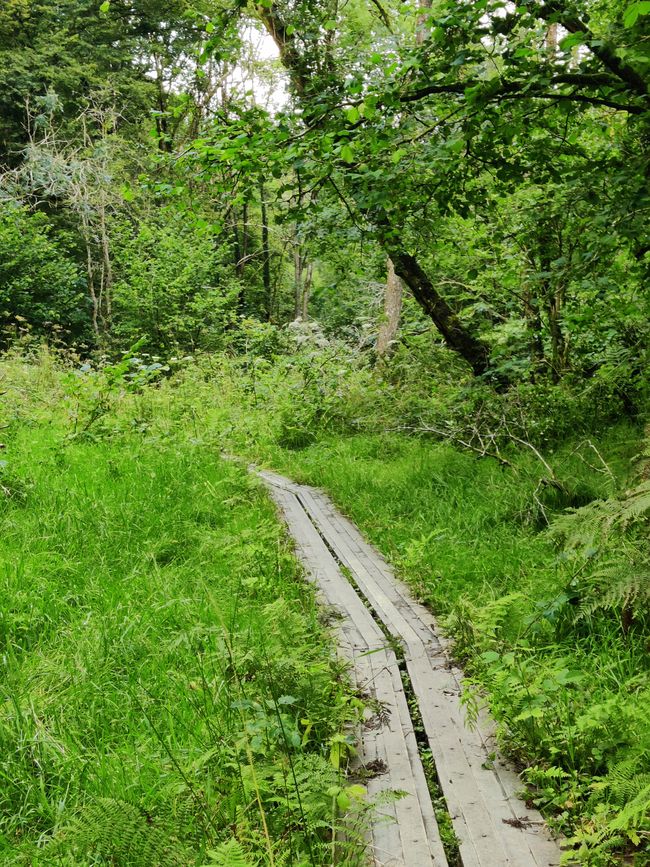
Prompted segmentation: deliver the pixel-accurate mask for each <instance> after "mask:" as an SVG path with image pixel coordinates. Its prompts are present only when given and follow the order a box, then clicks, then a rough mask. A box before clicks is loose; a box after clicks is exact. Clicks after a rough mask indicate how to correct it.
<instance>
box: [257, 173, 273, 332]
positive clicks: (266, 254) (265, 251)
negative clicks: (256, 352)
mask: <svg viewBox="0 0 650 867" xmlns="http://www.w3.org/2000/svg"><path fill="white" fill-rule="evenodd" d="M264 196H265V191H264V181H261V182H260V210H261V217H262V285H263V286H264V307H265V310H266V318H267V320H268V321H269V322H270V321H271V315H272V311H273V291H272V288H271V251H270V250H269V224H268V221H267V220H268V217H267V212H266V200H265V198H264Z"/></svg>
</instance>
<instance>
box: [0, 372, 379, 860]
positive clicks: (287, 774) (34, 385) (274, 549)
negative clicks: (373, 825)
mask: <svg viewBox="0 0 650 867" xmlns="http://www.w3.org/2000/svg"><path fill="white" fill-rule="evenodd" d="M138 365H140V361H138V360H136V361H132V360H131V359H127V360H126V361H125V362H124V363H121V364H120V365H116V366H114V367H113V368H110V369H109V370H105V371H103V372H102V373H95V372H93V371H91V370H89V369H82V368H80V367H79V366H78V365H77V366H76V367H70V366H68V367H66V366H61V365H59V364H58V363H57V362H56V361H54V360H53V359H52V358H50V357H49V356H43V357H42V358H41V359H40V360H38V361H36V360H34V359H31V360H24V359H20V358H7V359H5V360H4V361H2V362H0V392H3V393H4V395H3V403H2V409H1V415H0V428H1V429H2V430H1V433H0V440H1V442H2V446H3V448H2V451H1V452H0V456H1V457H2V464H1V468H0V482H1V485H2V487H1V488H0V666H1V669H2V673H1V677H0V862H2V863H3V864H30V865H43V867H45V865H47V867H50V865H54V864H61V865H72V864H75V865H76V864H89V865H90V864H96V865H109V864H110V865H142V867H152V865H174V864H177V865H192V864H194V865H199V864H210V865H217V864H227V865H229V867H234V865H235V864H241V865H259V864H271V865H272V864H275V865H285V864H295V865H300V864H302V865H312V864H329V863H332V862H333V859H334V860H336V863H343V864H350V865H354V864H356V863H360V859H361V857H362V856H361V851H362V848H363V846H362V844H361V840H360V836H361V832H362V830H363V826H364V824H365V822H366V819H365V815H366V813H367V811H368V809H369V805H368V804H367V803H366V801H365V798H364V797H363V792H361V793H360V792H359V791H358V789H359V787H352V794H351V795H350V796H348V795H347V794H346V792H347V790H348V788H349V786H348V784H347V783H346V779H345V773H344V768H343V767H339V762H338V761H334V760H333V756H334V755H335V754H336V756H339V755H340V751H337V750H335V749H333V745H336V744H339V743H340V742H341V740H342V739H343V740H345V739H349V735H348V734H347V732H348V726H349V725H351V724H353V723H354V721H355V720H356V719H357V716H358V714H359V712H360V702H359V701H358V700H357V699H356V698H355V696H354V695H353V694H352V693H351V692H350V691H349V689H348V687H347V681H346V678H345V673H344V672H343V671H342V670H341V667H340V664H339V663H338V662H337V661H336V657H335V656H334V654H333V652H332V648H331V646H330V644H329V639H328V637H327V634H326V632H325V631H324V628H323V626H322V624H321V623H320V621H319V612H318V609H317V607H316V605H315V603H314V598H313V594H312V592H311V589H310V588H309V587H308V585H306V584H305V583H304V582H303V580H302V578H301V575H300V573H299V569H298V566H297V563H296V560H295V559H294V557H293V555H292V552H291V548H290V546H289V544H288V542H287V540H286V539H285V537H284V534H283V531H282V529H281V528H280V526H279V524H278V522H277V519H276V517H275V514H274V511H273V508H272V506H271V505H270V503H269V501H268V498H267V497H266V495H265V493H264V492H263V491H262V490H261V489H260V487H259V485H258V484H257V483H256V482H255V481H254V480H252V479H251V478H250V477H248V476H247V475H246V474H245V472H244V471H242V469H240V468H239V467H238V466H236V465H234V464H232V463H230V462H226V461H224V460H222V459H221V457H220V456H219V454H218V451H217V450H216V449H215V448H214V444H213V443H212V442H209V441H203V440H202V439H201V438H200V436H197V435H196V433H197V431H196V430H195V427H194V425H193V423H192V422H191V421H190V422H188V423H187V426H185V427H178V426H172V425H169V424H167V423H166V422H165V421H164V420H163V419H162V418H161V417H160V414H161V413H162V412H163V411H164V407H160V406H159V407H157V408H154V407H153V405H152V404H147V405H146V406H145V403H143V402H142V400H143V399H144V391H146V382H147V381H149V379H150V378H151V373H150V372H147V371H144V374H143V375H141V376H139V377H136V378H135V381H134V378H133V377H127V376H126V375H125V374H126V373H127V372H128V371H132V370H133V369H134V368H137V367H138ZM141 374H142V371H141ZM143 389H144V391H143ZM172 427H173V428H174V429H173V430H172V429H171V428H172ZM163 428H167V430H166V431H163ZM343 823H345V826H346V828H347V832H348V833H347V837H346V839H347V842H346V843H344V842H342V840H341V835H340V834H339V833H338V831H339V829H340V827H341V826H342V824H343Z"/></svg>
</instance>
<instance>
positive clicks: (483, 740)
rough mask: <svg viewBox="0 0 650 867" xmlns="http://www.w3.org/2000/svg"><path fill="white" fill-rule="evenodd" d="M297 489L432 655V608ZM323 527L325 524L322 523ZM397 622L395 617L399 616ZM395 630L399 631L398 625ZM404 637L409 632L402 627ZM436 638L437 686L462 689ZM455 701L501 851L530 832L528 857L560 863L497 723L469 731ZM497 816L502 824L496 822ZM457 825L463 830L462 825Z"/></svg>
mask: <svg viewBox="0 0 650 867" xmlns="http://www.w3.org/2000/svg"><path fill="white" fill-rule="evenodd" d="M297 490H298V492H299V496H300V497H301V498H302V499H304V500H305V501H306V505H307V507H309V505H310V500H311V505H312V507H313V505H314V503H315V504H317V508H316V511H317V510H318V507H320V508H322V511H323V513H324V514H325V515H326V516H327V519H328V523H329V530H330V531H331V533H332V535H333V536H335V537H336V540H337V547H338V553H339V554H340V555H341V556H342V561H343V562H344V563H346V564H347V565H348V568H350V569H351V571H352V572H353V573H354V572H355V570H356V569H359V568H360V569H361V571H363V570H367V569H368V568H369V569H370V570H371V571H374V572H376V573H377V581H378V583H379V582H381V589H382V590H383V591H384V593H385V594H387V595H388V596H389V597H390V598H391V600H392V601H393V603H394V605H395V607H396V608H397V609H398V610H399V612H400V614H402V615H404V617H405V618H408V619H410V625H411V626H412V627H413V629H414V630H415V631H416V632H418V634H419V635H420V637H421V639H422V641H423V642H424V643H425V645H426V646H427V649H428V653H429V654H430V655H431V654H432V651H433V648H434V647H435V642H431V640H430V636H431V634H432V633H433V634H434V635H435V633H436V631H437V624H436V622H435V618H434V617H433V615H432V614H431V612H429V611H428V609H426V608H425V607H424V606H423V605H421V604H420V603H418V602H417V601H416V600H414V599H413V598H412V596H411V594H410V592H409V591H408V588H406V586H405V585H404V584H403V583H402V582H401V581H399V580H398V579H396V578H395V576H394V573H393V570H392V568H391V567H390V565H389V564H388V563H387V562H386V561H385V560H384V558H383V557H382V556H381V555H380V554H379V553H378V552H376V551H375V550H374V549H372V548H371V547H370V546H369V545H368V543H367V542H366V541H365V540H364V539H363V537H362V536H361V534H360V533H359V531H358V529H357V528H356V527H355V526H354V524H352V523H351V522H350V521H349V520H347V519H345V518H343V516H341V515H340V514H338V513H337V512H336V509H335V508H334V507H333V505H332V504H331V501H329V500H328V499H327V497H325V496H324V495H323V494H321V493H320V492H315V491H313V490H312V489H305V488H304V487H299V488H298V489H297ZM313 517H316V518H317V519H318V515H317V514H316V515H314V514H312V518H313ZM321 529H324V528H323V527H321ZM346 539H347V542H346ZM350 551H352V552H353V554H354V556H353V557H352V556H351V555H350ZM360 564H361V565H360ZM393 622H394V623H395V622H396V621H395V619H394V621H393ZM396 625H397V626H399V621H397V623H396ZM396 631H398V632H399V630H396ZM402 637H403V638H404V637H405V636H404V634H403V633H402ZM411 637H412V635H411ZM438 644H439V645H440V652H442V653H443V656H442V666H441V667H442V669H443V670H446V671H447V672H448V674H449V675H450V676H451V677H450V678H449V679H445V680H443V681H442V682H439V683H438V684H437V688H438V690H439V691H443V692H444V693H445V694H447V695H451V694H452V693H453V692H454V691H455V692H456V693H457V694H460V683H461V679H462V675H461V673H460V671H459V669H457V668H456V667H454V666H450V665H449V663H448V662H447V658H446V656H445V655H444V647H445V644H444V642H438ZM418 653H419V649H417V650H416V654H418ZM411 658H412V653H411ZM407 661H408V660H407ZM454 681H455V684H454ZM456 705H457V706H456V711H457V712H456V714H455V716H456V720H455V722H456V725H457V727H458V729H459V730H460V731H461V732H464V735H463V738H464V742H465V745H466V749H465V753H466V757H467V760H468V765H469V768H470V769H471V770H472V773H473V774H474V776H475V777H478V779H479V784H480V787H481V788H482V789H483V791H484V797H485V798H486V799H487V801H488V803H489V804H491V807H492V809H491V815H492V820H493V824H495V833H496V834H497V835H498V836H500V837H501V838H502V839H503V843H504V846H505V848H506V851H507V853H508V855H507V856H503V857H508V858H509V859H510V861H511V862H512V863H518V861H519V860H520V853H521V847H522V837H523V838H526V837H528V838H531V839H530V841H529V842H530V845H529V847H528V848H529V849H530V857H531V858H532V859H533V860H532V862H531V863H535V864H538V865H548V864H555V863H557V858H558V844H557V843H556V842H555V841H554V840H553V839H552V837H551V835H550V833H549V831H548V828H547V827H546V825H545V823H544V821H543V819H542V817H541V815H540V814H539V813H538V812H537V811H535V810H528V809H527V808H526V806H525V805H524V804H523V803H522V802H521V800H520V799H519V798H517V796H516V793H517V792H518V791H519V789H520V788H521V781H520V780H519V777H518V775H517V774H516V773H515V772H514V770H513V769H512V768H511V767H510V766H509V765H508V764H507V762H505V761H504V760H503V758H502V757H501V756H499V754H498V749H497V746H496V742H495V739H494V737H493V735H492V731H493V725H492V724H491V721H490V720H489V717H487V715H486V714H485V713H483V714H481V716H480V720H479V726H478V727H477V729H476V730H475V731H467V730H466V729H465V727H464V723H463V719H462V715H461V714H460V713H459V711H460V707H459V705H458V703H456ZM432 726H433V723H432ZM495 754H496V757H495V758H494V759H493V760H492V761H491V762H490V764H491V773H489V774H486V773H484V771H485V768H484V764H485V763H486V757H487V756H492V755H495ZM499 820H500V821H501V825H502V827H499V826H498V821H499ZM522 820H523V822H522ZM518 826H520V827H518ZM457 830H459V831H460V829H457ZM499 857H501V856H499ZM494 858H495V863H500V861H499V859H498V858H497V856H494ZM503 863H508V861H504V862H503Z"/></svg>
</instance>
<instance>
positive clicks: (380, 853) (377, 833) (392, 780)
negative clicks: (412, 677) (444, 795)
mask: <svg viewBox="0 0 650 867" xmlns="http://www.w3.org/2000/svg"><path fill="white" fill-rule="evenodd" d="M268 475H269V474H265V476H268ZM265 481H266V482H267V484H270V485H271V493H272V496H273V498H274V500H275V501H276V503H277V505H278V506H279V508H280V510H281V512H282V514H283V515H284V517H285V520H286V521H287V523H288V526H289V528H290V530H291V533H292V535H293V537H294V539H295V542H296V548H297V552H298V553H299V555H300V557H301V559H302V560H303V563H304V564H305V567H306V569H307V572H308V575H309V577H310V579H311V580H312V581H313V582H314V583H315V584H316V585H317V587H318V589H319V593H320V595H321V597H322V599H323V600H324V601H325V602H326V603H327V605H328V606H330V607H331V608H334V609H335V610H336V611H337V613H338V615H339V618H340V619H339V621H338V623H337V631H338V637H339V647H340V651H341V652H342V653H343V654H344V655H345V656H346V658H348V659H349V660H350V661H351V662H352V663H353V665H354V676H355V679H356V681H357V683H358V685H359V687H360V688H361V689H363V690H364V691H365V692H367V693H369V694H370V695H371V696H372V697H373V698H374V699H375V701H376V702H377V703H378V707H381V708H383V709H384V711H385V712H384V713H383V714H382V715H381V716H379V717H378V718H377V721H376V723H377V724H376V725H374V724H373V725H369V726H365V727H364V731H363V734H362V738H361V744H360V756H359V759H358V761H360V762H361V763H362V764H363V765H370V766H371V767H379V768H382V767H383V768H385V769H386V771H385V773H381V774H378V775H376V776H374V777H372V778H371V779H370V780H368V783H367V785H368V791H369V794H370V795H371V796H376V795H379V794H380V793H383V792H391V791H394V790H398V791H402V792H405V793H406V794H405V796H404V797H403V798H400V799H399V800H396V801H394V802H392V803H391V802H388V803H386V804H384V805H383V806H382V807H381V812H382V813H383V814H384V815H383V817H382V819H381V820H380V821H379V822H377V823H375V824H373V827H372V828H371V838H372V849H373V858H374V863H375V864H376V865H382V867H388V865H391V867H410V865H418V867H420V865H422V867H427V865H429V867H446V865H447V861H446V858H445V855H444V850H443V847H442V843H441V841H440V835H439V832H438V827H437V823H436V820H435V814H434V811H433V806H432V804H431V797H430V793H429V790H428V787H427V784H426V778H425V774H424V768H423V767H422V762H421V759H420V755H419V752H418V749H417V744H416V741H415V736H414V733H413V730H412V723H411V719H410V714H409V710H408V703H407V701H406V696H405V695H404V690H403V686H402V682H401V678H400V673H399V668H398V663H397V659H396V657H395V654H394V652H393V651H392V650H391V649H390V648H389V647H387V646H386V644H387V642H386V638H385V636H384V634H383V632H382V630H381V629H380V628H379V626H378V625H377V623H376V622H375V620H374V618H373V617H372V615H371V613H370V612H369V611H368V609H367V607H366V606H365V605H364V604H363V602H362V601H361V599H360V597H359V596H358V594H357V593H356V592H355V591H354V589H353V587H352V586H351V584H350V583H349V581H348V580H347V579H346V578H345V576H344V575H343V573H342V572H341V570H340V568H339V566H338V564H337V562H336V560H335V559H334V557H333V556H332V554H331V553H330V551H329V549H328V547H327V545H326V544H325V542H324V541H323V539H322V538H321V536H320V535H319V533H318V531H317V530H316V528H315V526H314V524H313V523H312V521H311V520H310V519H309V517H308V515H307V513H306V512H305V510H304V508H303V507H302V505H301V504H300V503H299V501H298V499H297V497H296V496H295V493H294V490H295V486H292V485H291V483H284V480H282V482H283V483H282V484H276V482H277V481H278V477H275V476H273V477H272V478H268V477H266V478H265ZM384 820H385V821H384Z"/></svg>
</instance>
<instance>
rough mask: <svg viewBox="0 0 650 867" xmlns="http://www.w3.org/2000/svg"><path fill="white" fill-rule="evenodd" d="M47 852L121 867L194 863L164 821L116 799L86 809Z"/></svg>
mask: <svg viewBox="0 0 650 867" xmlns="http://www.w3.org/2000/svg"><path fill="white" fill-rule="evenodd" d="M47 849H48V850H49V854H50V855H52V856H53V857H54V856H59V855H65V854H70V853H72V854H74V855H75V856H76V857H83V858H91V857H92V858H99V859H101V860H102V861H107V862H109V863H111V864H115V865H120V867H122V865H124V867H127V865H128V867H140V865H142V867H186V865H188V864H191V863H193V861H194V858H193V856H192V855H191V852H190V851H189V850H188V847H187V846H186V845H184V844H183V843H182V842H181V841H180V840H179V839H178V838H177V837H176V836H175V835H174V834H173V832H172V830H171V829H169V828H165V827H164V826H163V821H162V820H160V819H156V818H154V817H152V816H150V815H149V814H148V813H147V812H145V811H144V810H143V809H141V808H140V807H138V806H136V805H134V804H130V803H128V802H127V801H121V800H117V799H114V798H98V799H97V800H96V801H94V802H93V803H91V804H87V805H85V806H84V807H83V808H82V809H81V810H80V811H79V813H78V814H77V816H76V817H75V818H74V819H73V820H72V822H71V823H70V824H69V825H67V826H66V827H65V828H63V829H62V830H61V831H59V833H58V834H57V835H56V837H55V838H54V839H53V840H52V842H51V843H50V844H49V845H48V847H47Z"/></svg>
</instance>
